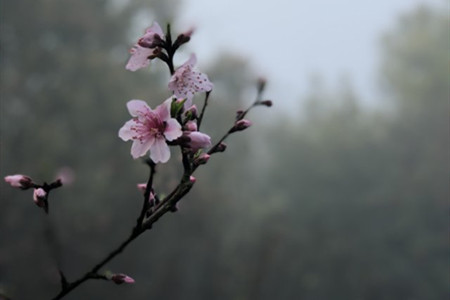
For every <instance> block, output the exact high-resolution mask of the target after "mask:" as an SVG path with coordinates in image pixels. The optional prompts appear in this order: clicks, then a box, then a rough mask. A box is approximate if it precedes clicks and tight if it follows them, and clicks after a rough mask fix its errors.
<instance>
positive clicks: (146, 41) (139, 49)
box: [125, 22, 164, 71]
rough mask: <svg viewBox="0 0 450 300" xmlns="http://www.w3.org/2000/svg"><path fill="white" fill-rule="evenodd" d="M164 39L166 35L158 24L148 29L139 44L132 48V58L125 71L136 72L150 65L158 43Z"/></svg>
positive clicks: (154, 23)
mask: <svg viewBox="0 0 450 300" xmlns="http://www.w3.org/2000/svg"><path fill="white" fill-rule="evenodd" d="M161 39H164V33H163V31H162V29H161V27H160V26H159V24H158V23H156V22H153V25H152V26H151V27H150V28H148V29H147V30H146V31H145V33H144V35H143V36H142V37H141V38H140V39H139V41H138V43H137V44H135V45H134V46H133V48H131V50H130V53H131V57H130V59H129V60H128V63H127V65H126V66H125V69H127V70H130V71H136V70H138V69H140V68H144V67H146V66H148V65H149V64H150V57H151V56H152V55H153V54H154V51H155V50H157V48H158V46H157V41H158V40H161Z"/></svg>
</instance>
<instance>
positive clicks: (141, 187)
mask: <svg viewBox="0 0 450 300" xmlns="http://www.w3.org/2000/svg"><path fill="white" fill-rule="evenodd" d="M137 188H138V190H140V191H141V192H143V193H145V190H146V189H147V184H146V183H138V184H137Z"/></svg>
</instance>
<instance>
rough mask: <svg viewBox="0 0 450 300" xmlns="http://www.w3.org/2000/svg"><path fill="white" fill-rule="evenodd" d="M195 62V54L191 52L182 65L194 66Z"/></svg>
mask: <svg viewBox="0 0 450 300" xmlns="http://www.w3.org/2000/svg"><path fill="white" fill-rule="evenodd" d="M196 63H197V56H196V55H195V54H194V53H192V54H191V56H190V57H189V59H188V61H187V62H185V63H184V64H183V66H186V65H190V66H195V64H196Z"/></svg>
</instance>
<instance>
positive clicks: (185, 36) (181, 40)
mask: <svg viewBox="0 0 450 300" xmlns="http://www.w3.org/2000/svg"><path fill="white" fill-rule="evenodd" d="M192 33H194V29H190V30H188V31H186V32H184V33H182V34H180V35H179V36H178V37H177V39H176V40H175V43H173V47H174V48H175V49H177V48H178V47H180V46H181V45H183V44H186V43H187V42H189V41H190V40H191V35H192Z"/></svg>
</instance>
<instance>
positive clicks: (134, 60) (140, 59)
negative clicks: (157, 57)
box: [125, 44, 153, 72]
mask: <svg viewBox="0 0 450 300" xmlns="http://www.w3.org/2000/svg"><path fill="white" fill-rule="evenodd" d="M130 52H131V57H130V59H129V60H128V63H127V65H126V66H125V69H127V70H129V71H133V72H134V71H136V70H139V69H141V68H145V67H146V66H148V65H149V64H150V60H149V59H148V57H149V56H150V55H152V54H153V49H148V48H144V47H141V46H139V45H137V44H136V45H134V47H133V48H132V49H131V50H130Z"/></svg>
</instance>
